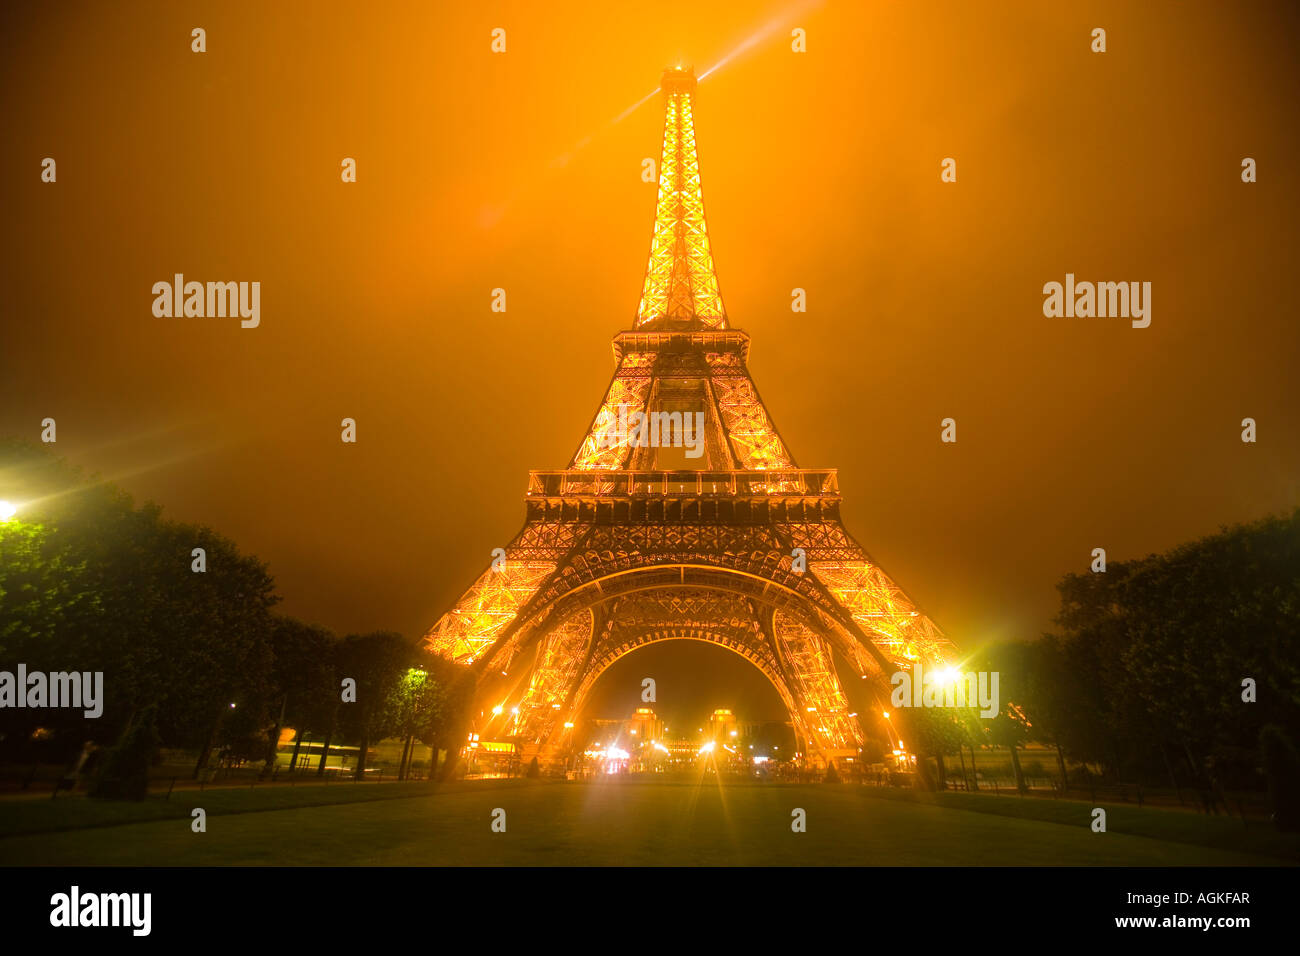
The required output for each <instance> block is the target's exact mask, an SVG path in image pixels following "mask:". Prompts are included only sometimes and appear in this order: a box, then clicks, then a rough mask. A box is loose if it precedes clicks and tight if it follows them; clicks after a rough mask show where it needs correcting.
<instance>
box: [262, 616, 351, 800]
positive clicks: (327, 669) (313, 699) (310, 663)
mask: <svg viewBox="0 0 1300 956" xmlns="http://www.w3.org/2000/svg"><path fill="white" fill-rule="evenodd" d="M334 643H335V637H334V635H333V634H332V633H331V632H329V631H328V630H326V629H325V628H323V627H317V626H315V625H312V624H306V623H304V622H302V621H299V620H297V619H295V618H291V617H278V618H275V620H274V623H273V625H272V631H271V641H270V644H271V652H272V659H273V662H272V665H271V669H270V674H269V675H268V691H269V693H270V707H271V712H272V716H273V723H272V724H271V729H270V730H269V731H268V732H267V754H266V768H265V770H264V771H263V776H265V775H266V774H268V773H270V771H271V768H272V767H273V766H274V765H275V753H276V748H277V746H278V745H279V742H280V733H281V730H282V729H283V727H284V726H285V724H286V722H288V723H289V724H290V725H291V726H293V727H294V728H295V729H296V730H297V731H298V740H299V741H301V740H302V732H303V730H304V729H310V728H312V727H313V726H316V725H317V724H318V723H319V722H321V721H325V720H328V719H330V718H331V717H332V716H333V706H332V705H333V704H334V702H336V701H337V699H338V684H337V683H336V682H335V681H334V669H333V661H332V659H331V652H332V647H333V645H334ZM325 702H328V703H329V704H330V706H329V708H328V709H326V708H325V707H323V706H322V704H323V703H325ZM297 752H298V748H297V746H295V748H294V757H295V760H294V761H293V764H294V766H295V767H296V766H297V760H296V757H297Z"/></svg>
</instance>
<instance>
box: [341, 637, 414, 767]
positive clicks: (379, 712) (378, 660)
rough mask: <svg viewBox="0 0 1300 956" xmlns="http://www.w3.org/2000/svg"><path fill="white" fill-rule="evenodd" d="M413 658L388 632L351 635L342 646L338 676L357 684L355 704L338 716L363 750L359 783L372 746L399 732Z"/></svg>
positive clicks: (359, 759)
mask: <svg viewBox="0 0 1300 956" xmlns="http://www.w3.org/2000/svg"><path fill="white" fill-rule="evenodd" d="M412 657H413V649H412V647H411V645H410V644H408V643H407V642H406V639H405V638H403V637H402V635H400V634H394V633H392V632H389V631H377V632H375V633H372V634H350V635H348V636H347V637H345V638H344V639H343V642H342V644H341V645H340V646H339V656H338V661H339V672H340V673H341V674H342V676H343V678H351V679H353V680H355V681H356V700H355V702H351V703H346V702H345V703H344V704H343V705H342V706H341V708H340V711H339V714H340V724H341V725H342V726H343V728H344V731H345V733H347V734H348V735H349V736H350V737H351V738H352V739H354V740H356V741H358V742H359V744H360V747H361V751H360V755H359V756H358V757H357V767H356V778H357V779H358V780H361V779H363V778H364V776H365V772H366V760H367V757H368V750H369V747H370V742H371V741H372V740H380V739H382V738H384V737H388V736H391V735H392V734H393V733H395V732H396V729H397V727H396V724H397V718H398V703H397V701H398V698H399V696H400V684H401V678H402V676H403V675H404V674H405V673H406V671H407V669H408V668H409V665H410V662H411V660H412Z"/></svg>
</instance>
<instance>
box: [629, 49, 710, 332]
mask: <svg viewBox="0 0 1300 956" xmlns="http://www.w3.org/2000/svg"><path fill="white" fill-rule="evenodd" d="M695 84H696V80H695V71H694V69H693V68H690V67H687V68H681V67H678V68H677V69H670V70H665V71H664V75H663V80H662V82H661V84H660V89H661V90H662V91H663V93H664V149H663V156H662V158H661V159H660V161H659V201H658V204H657V206H656V208H655V226H654V235H653V236H652V237H651V240H650V261H649V263H648V264H647V265H646V272H645V285H644V286H643V288H642V291H641V304H640V305H639V307H638V308H637V313H636V328H637V329H639V330H650V329H683V328H694V329H725V328H727V314H726V310H725V309H724V308H723V306H722V295H721V293H719V292H718V277H717V275H716V274H715V273H714V271H713V253H712V252H711V251H710V249H709V233H708V227H707V225H706V224H705V221H704V195H703V193H702V192H701V190H700V163H699V158H698V156H697V155H696V152H695V123H694V120H693V118H692V115H691V114H692V106H693V101H694V98H695Z"/></svg>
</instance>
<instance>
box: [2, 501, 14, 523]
mask: <svg viewBox="0 0 1300 956" xmlns="http://www.w3.org/2000/svg"><path fill="white" fill-rule="evenodd" d="M17 513H18V506H17V505H15V504H13V503H12V502H8V501H0V521H8V520H9V519H10V518H12V517H13V516H14V515H15V514H17Z"/></svg>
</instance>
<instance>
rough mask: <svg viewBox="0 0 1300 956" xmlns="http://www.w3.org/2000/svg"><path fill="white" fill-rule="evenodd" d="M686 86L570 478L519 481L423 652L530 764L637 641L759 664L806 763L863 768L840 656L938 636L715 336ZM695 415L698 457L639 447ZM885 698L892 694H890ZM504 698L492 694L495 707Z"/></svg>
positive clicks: (683, 78)
mask: <svg viewBox="0 0 1300 956" xmlns="http://www.w3.org/2000/svg"><path fill="white" fill-rule="evenodd" d="M694 90H695V78H694V76H693V75H692V74H691V73H690V72H688V71H676V70H672V71H668V72H667V73H665V76H664V82H663V91H664V93H665V97H666V101H667V102H666V119H665V124H664V155H663V162H662V164H661V167H660V169H661V175H660V183H659V200H658V206H657V210H656V216H655V227H654V236H653V239H652V240H651V250H650V261H649V265H648V267H647V269H646V280H645V288H644V292H643V295H642V299H641V303H640V307H639V308H638V311H637V316H636V321H635V323H634V325H635V327H634V328H633V329H632V330H631V331H628V332H623V333H620V334H619V335H618V336H616V337H615V339H614V359H615V371H614V377H613V379H612V381H611V382H610V385H609V388H608V389H607V391H606V393H605V397H604V400H603V401H602V403H601V405H600V407H599V408H598V409H597V411H596V415H595V417H594V418H593V420H592V422H591V424H590V426H589V428H588V430H587V435H586V436H585V437H584V438H583V440H582V442H581V443H580V444H579V446H578V449H577V451H576V452H575V453H574V456H573V458H572V459H571V460H570V462H569V466H568V468H566V469H564V470H562V471H535V472H532V473H531V474H530V476H529V483H528V493H527V496H526V499H525V500H526V511H527V518H526V522H525V524H524V528H523V530H522V531H520V533H519V534H518V535H517V536H516V537H515V539H514V540H513V541H512V542H511V543H510V545H509V546H508V547H507V548H506V549H505V550H506V558H505V561H504V563H502V562H497V563H496V565H495V566H494V567H489V568H488V569H487V570H486V571H484V572H483V573H482V574H481V575H480V576H479V578H478V580H477V581H476V582H475V583H474V585H473V586H472V587H471V588H470V589H469V591H467V592H466V594H465V595H464V596H463V597H462V598H461V599H460V601H459V602H457V604H456V606H455V607H453V608H452V609H451V610H450V611H448V612H447V613H446V614H445V615H443V617H442V618H441V619H440V620H439V621H438V622H437V623H436V624H435V625H434V626H433V628H432V629H431V630H430V631H429V633H428V634H427V635H426V637H425V644H426V646H427V648H428V649H429V650H430V651H432V652H433V653H435V654H439V655H442V656H444V657H447V658H449V659H451V660H453V661H456V662H458V663H461V664H463V665H466V666H467V667H469V668H470V669H471V671H472V672H473V673H474V674H475V675H476V676H477V678H478V679H479V681H480V686H483V687H486V686H487V685H488V684H489V683H491V682H492V679H494V678H496V677H497V676H498V675H503V676H507V677H508V676H509V675H510V673H511V670H512V667H514V665H515V664H516V662H520V664H521V666H524V667H525V670H524V672H523V675H522V676H520V675H519V674H516V678H517V679H516V682H515V683H514V685H513V686H512V687H511V688H509V689H508V690H507V691H506V696H507V698H508V700H507V701H506V703H507V704H509V705H510V706H509V707H508V709H507V708H506V707H505V706H501V707H500V708H499V717H497V718H496V719H497V720H499V723H498V724H497V725H495V726H493V727H490V728H486V727H485V728H482V729H483V730H484V731H485V732H487V733H489V734H490V735H494V736H511V737H514V738H515V739H516V740H517V741H518V742H519V743H520V744H521V745H523V747H524V748H525V750H526V751H528V750H532V751H534V752H540V753H542V754H549V753H554V752H556V751H557V749H560V748H562V747H564V746H565V745H566V744H567V742H568V741H567V734H568V729H569V728H570V727H572V726H573V723H574V722H575V720H576V717H577V715H578V714H580V713H581V710H582V707H583V704H584V702H585V700H586V696H587V694H588V692H589V691H590V689H591V687H592V685H593V684H594V683H595V681H596V679H597V678H598V677H599V676H600V674H601V673H602V672H603V671H604V670H605V668H607V667H608V666H609V665H610V664H611V663H613V662H614V661H615V660H617V659H618V658H620V657H621V656H623V655H624V654H627V653H630V652H631V651H633V650H635V649H636V648H638V647H641V646H644V645H645V644H647V643H651V642H654V641H660V640H698V641H707V642H709V643H713V644H717V645H720V646H722V647H726V648H728V649H729V650H732V651H734V652H735V653H737V654H739V655H741V656H742V657H744V658H745V659H746V660H748V661H750V662H751V663H752V664H754V666H755V667H757V668H758V669H759V670H760V671H762V673H763V674H764V675H766V676H767V678H768V679H769V680H770V681H771V682H772V684H773V686H774V687H775V688H776V690H777V693H778V694H779V695H780V696H781V699H782V700H783V701H784V702H785V704H786V706H787V708H788V709H789V711H790V714H791V721H792V724H793V726H794V729H795V732H796V735H797V737H798V739H799V741H800V743H801V745H802V746H803V747H805V748H806V749H807V751H808V752H810V753H817V754H821V755H822V756H823V757H826V758H831V757H834V756H836V755H841V754H848V753H852V752H855V751H856V750H857V748H858V747H859V746H860V744H861V742H862V729H861V726H860V725H859V723H858V721H857V719H856V717H855V715H854V714H852V713H851V712H850V710H849V707H848V704H847V702H846V699H845V696H844V693H843V690H842V688H841V686H840V682H839V678H838V676H837V673H836V666H835V655H836V653H838V654H839V656H840V658H841V659H842V660H843V661H845V662H846V663H847V664H848V665H850V666H852V667H853V668H854V669H855V670H856V671H857V672H858V673H859V674H860V675H862V676H863V677H871V678H874V679H875V680H877V681H878V682H880V683H881V686H883V684H884V682H883V681H882V680H881V679H882V677H883V675H885V674H886V673H888V672H889V671H891V670H893V669H895V668H897V667H898V666H905V665H907V664H909V663H911V662H913V661H916V660H924V661H925V662H926V663H929V664H942V663H943V662H945V661H946V660H948V659H949V658H950V656H951V653H952V645H951V643H950V642H949V641H948V640H947V638H946V637H945V636H944V635H943V633H942V632H941V631H940V630H939V629H938V628H937V627H936V626H935V625H934V623H933V622H932V621H930V620H929V618H928V617H926V616H925V615H924V614H923V613H921V611H920V610H919V609H918V608H917V607H916V605H915V604H913V602H912V601H911V600H909V599H908V597H907V596H906V595H905V594H904V593H903V591H902V590H901V589H900V588H898V586H897V585H895V584H894V583H893V581H891V580H890V578H889V577H888V575H886V574H885V572H884V571H882V570H881V569H880V567H879V566H878V565H876V564H875V562H874V561H872V560H871V558H870V556H869V555H868V554H867V553H866V551H865V550H864V549H863V548H862V546H861V545H859V544H858V542H857V541H855V540H854V539H853V538H852V537H851V536H850V535H849V533H848V532H847V531H846V530H845V529H844V527H843V525H842V523H841V521H840V514H839V505H840V495H839V487H838V483H837V479H836V474H835V472H834V471H832V470H812V469H802V468H799V467H798V465H797V464H796V463H795V460H794V457H793V456H792V455H791V454H790V451H789V449H788V448H787V446H786V444H785V442H784V441H783V440H782V439H781V436H780V435H779V434H778V433H777V430H776V426H775V425H774V424H773V423H772V420H771V418H770V416H769V415H768V414H767V411H766V409H765V408H764V407H763V402H762V400H761V399H760V397H759V394H758V390H757V389H756V388H755V387H754V383H753V381H752V379H751V378H750V375H749V370H748V367H747V364H746V361H747V357H748V353H749V336H748V335H746V334H745V333H744V332H741V331H740V330H737V329H730V328H728V327H727V321H726V315H725V312H724V310H723V307H722V301H721V297H720V296H719V294H718V285H717V279H716V277H715V275H714V271H713V261H712V256H711V254H710V251H709V244H708V236H707V231H706V229H705V222H704V203H703V198H702V195H701V192H700V178H699V163H698V159H697V156H696V150H695V132H694V126H693V122H692V112H691V107H692V101H693V98H694ZM638 414H639V415H647V416H657V417H660V418H662V419H664V420H665V421H667V420H668V416H672V415H677V416H678V417H679V419H680V418H681V417H683V416H687V415H690V416H693V417H694V419H693V420H695V421H697V422H699V423H700V425H701V426H702V427H701V428H700V434H699V436H698V437H699V443H698V451H699V456H698V458H696V459H695V460H694V461H691V460H689V459H688V458H683V457H682V455H683V452H682V449H681V448H676V447H671V446H669V447H664V446H663V445H662V444H661V445H660V446H658V447H656V446H654V445H650V444H646V443H643V442H640V441H638V440H637V439H636V437H635V432H634V431H633V430H628V429H621V428H620V423H625V422H627V421H628V420H635V416H636V415H638ZM886 693H887V690H886ZM498 695H499V692H498Z"/></svg>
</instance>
